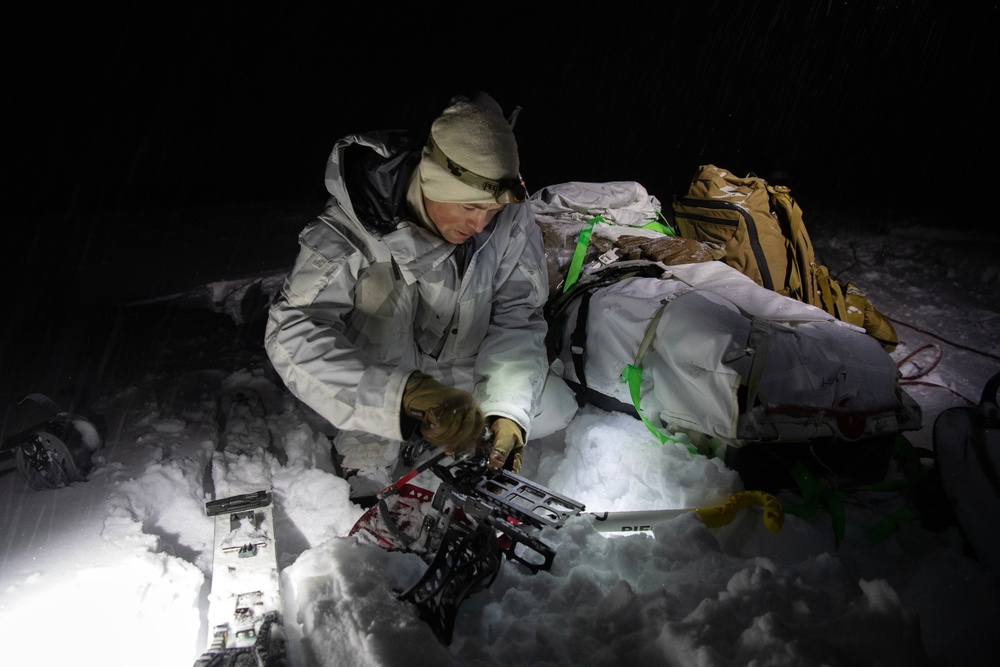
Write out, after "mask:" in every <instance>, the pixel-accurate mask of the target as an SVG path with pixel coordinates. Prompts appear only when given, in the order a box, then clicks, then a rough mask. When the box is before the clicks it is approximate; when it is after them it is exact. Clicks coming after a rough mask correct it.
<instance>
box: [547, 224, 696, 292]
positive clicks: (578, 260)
mask: <svg viewBox="0 0 1000 667" xmlns="http://www.w3.org/2000/svg"><path fill="white" fill-rule="evenodd" d="M656 214H657V215H658V216H660V217H661V218H663V222H662V223H661V222H658V221H656V220H651V221H650V222H647V223H646V224H644V225H642V226H641V229H648V230H651V231H654V232H660V233H661V234H666V235H668V236H677V233H676V232H674V230H673V228H672V227H671V226H670V221H669V220H667V219H666V218H664V217H663V213H661V212H660V211H657V212H656ZM599 222H603V223H604V224H609V223H608V221H607V220H605V219H604V218H603V217H601V216H599V215H595V216H594V217H593V218H591V219H590V220H588V221H587V224H586V225H585V226H584V227H583V229H581V230H580V236H578V237H577V239H576V248H575V249H574V250H573V259H572V260H570V263H569V269H567V271H566V282H564V283H563V290H562V291H563V294H565V293H566V292H568V291H569V289H570V288H571V287H573V285H575V284H576V281H577V280H579V279H580V271H581V269H583V260H584V258H585V257H586V256H587V248H589V247H590V236H591V234H593V233H594V225H596V224H597V223H599ZM664 223H665V224H664Z"/></svg>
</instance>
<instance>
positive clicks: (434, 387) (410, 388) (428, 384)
mask: <svg viewBox="0 0 1000 667" xmlns="http://www.w3.org/2000/svg"><path fill="white" fill-rule="evenodd" d="M403 412H405V413H406V414H407V415H409V416H411V417H415V418H416V419H419V420H420V432H421V433H422V434H423V436H424V439H425V440H427V442H429V443H431V444H432V445H436V446H438V447H440V448H442V449H445V450H447V451H449V452H451V453H452V454H456V453H464V452H468V451H472V450H473V449H474V448H475V447H476V444H477V443H478V442H479V440H480V439H481V438H482V437H483V433H484V431H485V430H486V419H485V418H484V417H483V411H482V410H480V409H479V405H477V404H476V399H475V398H473V397H472V394H470V393H469V392H467V391H462V390H461V389H456V388H455V387H449V386H448V385H446V384H441V383H440V382H438V381H437V380H435V379H434V378H432V377H431V376H429V375H427V374H426V373H421V372H420V371H416V372H414V373H413V374H412V375H410V379H409V380H407V381H406V388H405V389H403Z"/></svg>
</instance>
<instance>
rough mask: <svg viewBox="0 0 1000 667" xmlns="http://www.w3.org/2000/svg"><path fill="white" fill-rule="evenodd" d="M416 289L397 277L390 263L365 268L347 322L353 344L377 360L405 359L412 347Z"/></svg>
mask: <svg viewBox="0 0 1000 667" xmlns="http://www.w3.org/2000/svg"><path fill="white" fill-rule="evenodd" d="M413 297H414V288H413V287H411V286H408V285H406V284H405V283H404V282H403V281H402V280H397V279H396V276H395V273H394V271H393V268H392V264H391V263H389V262H378V263H375V264H372V265H370V266H368V267H367V268H366V269H364V270H363V271H362V273H361V275H360V276H359V277H358V282H357V285H356V286H355V290H354V310H353V311H352V312H351V314H350V319H349V321H348V322H347V332H348V336H349V337H350V338H351V340H352V341H353V342H354V344H355V345H356V346H357V347H358V348H360V349H362V350H364V351H365V352H367V353H369V354H370V355H371V356H372V357H373V358H374V359H376V360H378V361H393V360H397V359H400V358H402V357H403V356H404V355H405V354H406V353H407V352H408V351H410V350H411V349H412V347H413V329H412V328H413V300H414V299H413Z"/></svg>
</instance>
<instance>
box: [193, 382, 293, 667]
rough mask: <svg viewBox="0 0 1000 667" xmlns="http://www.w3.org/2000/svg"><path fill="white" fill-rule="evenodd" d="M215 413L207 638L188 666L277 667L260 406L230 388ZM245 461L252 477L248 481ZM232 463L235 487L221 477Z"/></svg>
mask: <svg viewBox="0 0 1000 667" xmlns="http://www.w3.org/2000/svg"><path fill="white" fill-rule="evenodd" d="M220 406H221V409H220V412H219V415H220V437H219V444H218V446H217V448H216V451H215V454H214V456H213V462H212V478H213V486H214V488H215V489H216V491H218V490H219V489H220V487H221V488H222V489H224V493H223V494H221V495H222V497H217V498H216V499H214V500H211V501H208V502H207V503H205V514H206V515H207V516H210V517H213V518H214V520H215V540H214V552H213V562H212V584H211V593H210V594H209V602H208V627H209V634H210V636H209V640H208V647H207V648H206V649H205V651H204V653H202V655H201V656H200V657H199V658H198V659H197V660H196V661H195V663H194V665H195V667H222V666H224V665H234V666H235V665H255V666H258V667H282V666H284V665H286V664H287V657H286V651H285V635H284V626H283V624H282V603H281V589H280V579H279V574H278V560H277V549H276V543H275V534H274V513H273V504H272V496H271V485H270V468H269V465H268V463H267V458H266V456H265V452H266V451H267V450H268V449H269V448H270V433H269V431H268V428H267V420H266V412H265V409H264V403H263V401H262V400H261V397H260V395H259V394H258V393H257V392H256V391H254V390H252V389H248V388H238V389H234V390H231V391H227V392H225V393H224V394H223V397H222V400H221V402H220ZM248 461H249V462H250V463H251V464H252V465H251V466H250V468H251V470H252V467H253V466H257V467H259V471H257V472H259V474H250V475H248V472H247V471H248V465H247V462H248ZM237 464H238V465H239V470H240V474H239V476H238V478H239V481H234V480H231V479H229V477H230V475H229V474H228V473H229V472H230V467H231V466H234V467H235V465H237ZM248 477H249V478H250V479H248ZM255 487H256V488H255ZM216 495H220V494H216Z"/></svg>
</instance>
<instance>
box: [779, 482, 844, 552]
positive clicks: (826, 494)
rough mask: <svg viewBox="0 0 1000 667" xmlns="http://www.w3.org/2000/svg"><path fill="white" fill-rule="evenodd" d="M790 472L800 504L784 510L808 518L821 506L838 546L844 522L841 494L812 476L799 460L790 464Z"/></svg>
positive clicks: (842, 535)
mask: <svg viewBox="0 0 1000 667" xmlns="http://www.w3.org/2000/svg"><path fill="white" fill-rule="evenodd" d="M790 472H791V474H792V478H793V479H794V480H795V483H796V484H798V485H799V491H801V492H802V504H801V505H799V506H797V507H786V508H785V511H786V512H788V513H789V514H794V515H795V516H797V517H801V518H803V519H809V518H811V517H813V516H815V515H816V513H817V512H818V511H819V510H820V508H821V507H822V508H823V509H825V510H826V511H827V512H828V513H829V514H830V520H831V522H832V523H833V541H834V544H835V545H836V546H840V541H841V540H843V539H844V525H845V524H846V515H845V512H844V497H843V495H842V494H841V493H839V492H838V491H835V490H833V489H831V488H830V487H828V486H827V485H826V484H824V483H823V482H822V481H821V480H819V479H817V478H816V477H814V476H813V474H812V472H810V471H809V468H807V467H806V466H805V465H804V464H802V463H801V462H800V463H796V464H795V465H794V466H792V469H791V471H790Z"/></svg>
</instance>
